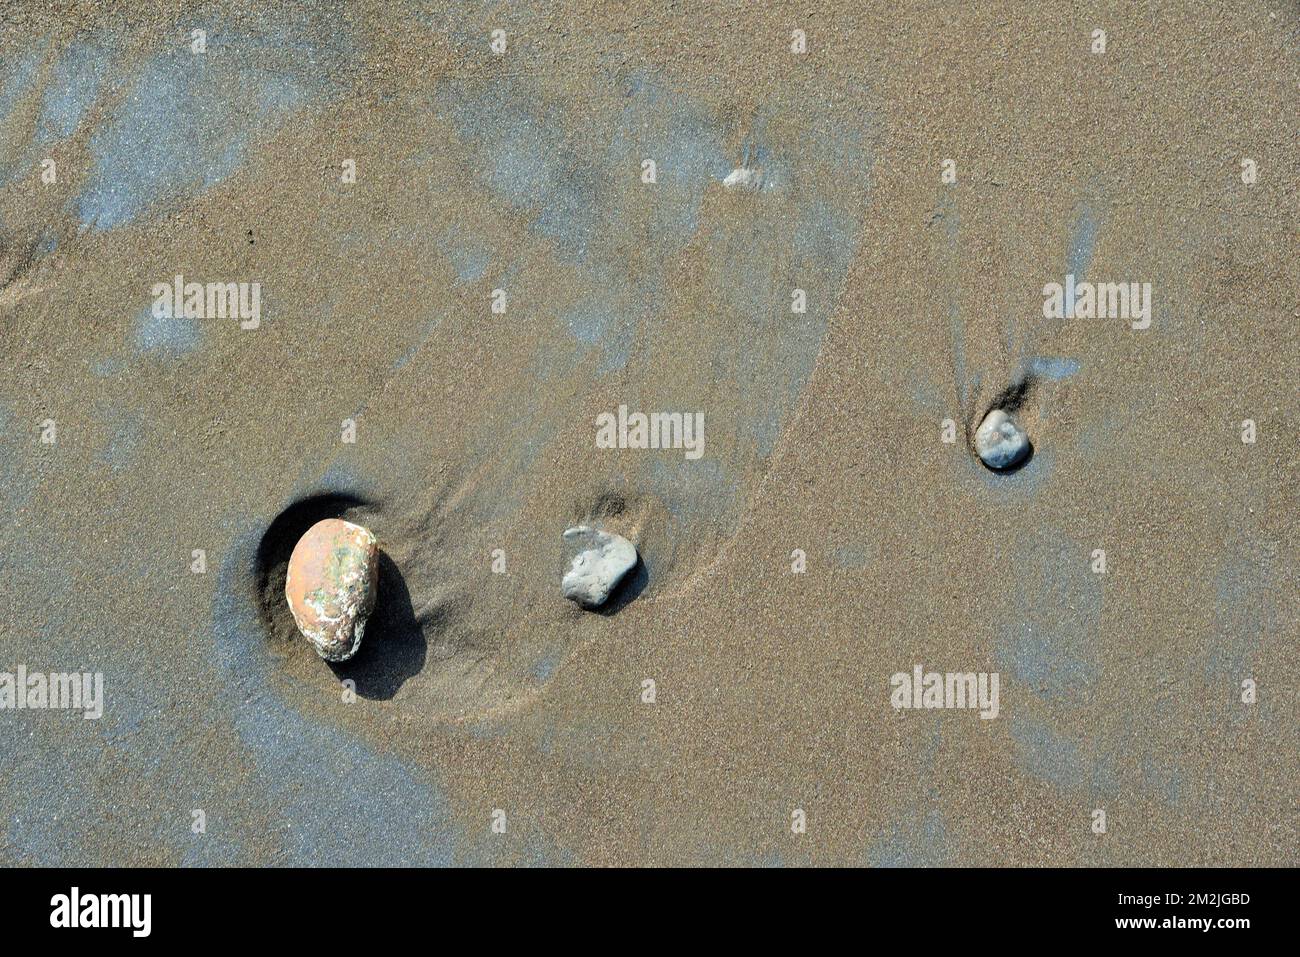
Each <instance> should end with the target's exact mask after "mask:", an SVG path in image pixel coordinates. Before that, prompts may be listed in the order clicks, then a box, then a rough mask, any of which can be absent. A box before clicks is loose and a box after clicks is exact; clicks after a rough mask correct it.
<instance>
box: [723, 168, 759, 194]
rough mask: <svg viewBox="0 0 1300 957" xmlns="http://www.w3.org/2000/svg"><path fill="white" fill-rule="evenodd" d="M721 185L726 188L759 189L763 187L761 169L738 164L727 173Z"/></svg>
mask: <svg viewBox="0 0 1300 957" xmlns="http://www.w3.org/2000/svg"><path fill="white" fill-rule="evenodd" d="M722 185H723V186H725V187H726V188H727V189H745V190H751V191H752V190H759V189H762V188H763V171H762V170H761V169H750V168H749V167H747V166H738V167H736V168H735V169H733V170H732V171H731V172H730V173H728V174H727V177H726V179H724V180H723V181H722Z"/></svg>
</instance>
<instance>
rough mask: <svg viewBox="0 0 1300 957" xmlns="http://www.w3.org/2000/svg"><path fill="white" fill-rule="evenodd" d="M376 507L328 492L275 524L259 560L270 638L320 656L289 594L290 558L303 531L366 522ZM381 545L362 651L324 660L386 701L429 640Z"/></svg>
mask: <svg viewBox="0 0 1300 957" xmlns="http://www.w3.org/2000/svg"><path fill="white" fill-rule="evenodd" d="M372 510H373V506H372V505H371V503H370V502H368V501H366V500H365V499H362V498H359V497H357V496H355V495H349V494H346V493H327V494H324V495H314V496H311V497H310V498H306V499H303V500H301V501H298V502H295V503H293V504H292V505H290V506H289V507H288V508H286V509H285V510H284V511H283V512H281V513H280V514H279V515H278V516H276V518H275V521H273V522H271V524H270V526H269V527H268V528H267V530H266V532H265V534H263V536H262V540H261V542H260V543H259V544H258V546H257V555H256V559H255V575H256V581H255V588H256V593H257V594H256V597H257V609H258V617H259V619H260V620H261V623H262V627H263V629H264V631H265V632H266V634H267V636H268V637H269V638H270V639H271V640H273V641H279V642H285V643H289V642H294V643H297V647H296V650H297V651H298V652H301V653H304V654H310V655H311V656H312V657H315V652H314V651H312V650H311V648H310V646H309V645H308V644H307V642H306V640H305V639H304V638H303V637H302V636H301V635H300V634H299V633H298V626H297V625H296V624H294V621H293V615H292V614H291V613H290V611H289V606H288V603H287V602H286V601H285V598H284V580H285V575H286V573H287V571H288V567H289V556H290V555H292V554H293V547H294V546H295V545H296V544H298V539H300V538H302V536H303V533H304V532H306V531H307V529H309V528H311V527H312V526H313V525H315V524H316V523H317V522H319V521H321V520H322V519H326V518H342V519H348V520H351V521H355V522H358V523H360V524H367V519H366V515H365V513H366V512H368V511H372ZM379 545H380V551H379V584H378V594H377V596H376V599H375V610H374V612H373V613H372V614H371V616H370V620H369V621H368V622H367V623H366V633H365V637H364V638H363V639H362V642H361V649H360V650H359V651H358V652H357V653H356V656H355V657H353V658H352V660H350V661H344V662H337V663H335V662H325V661H321V662H320V663H321V664H322V665H324V664H329V667H330V668H331V669H332V670H333V671H334V674H335V675H336V676H337V677H338V679H339V680H340V681H342V680H344V679H349V678H350V679H351V680H353V681H355V682H356V691H357V694H358V695H360V696H361V697H363V698H369V699H375V700H387V699H389V698H392V697H393V695H395V694H396V693H397V691H398V689H399V688H401V686H402V685H403V683H405V681H406V679H408V678H410V677H412V676H413V675H417V674H419V673H420V670H421V669H422V668H423V667H424V660H425V653H426V648H427V642H426V641H425V637H424V629H423V627H422V626H421V624H420V622H419V621H418V620H417V619H416V616H415V610H414V608H413V607H412V605H411V593H410V590H409V589H407V587H406V581H405V579H403V577H402V573H401V571H400V570H399V569H398V568H397V565H396V564H394V562H393V560H392V559H391V558H389V557H388V555H387V553H385V552H384V550H383V539H382V537H381V538H380V543H379Z"/></svg>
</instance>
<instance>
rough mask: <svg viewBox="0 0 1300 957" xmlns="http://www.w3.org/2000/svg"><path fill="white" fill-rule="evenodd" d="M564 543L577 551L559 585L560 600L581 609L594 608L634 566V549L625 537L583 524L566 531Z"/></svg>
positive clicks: (601, 603) (603, 600) (602, 601)
mask: <svg viewBox="0 0 1300 957" xmlns="http://www.w3.org/2000/svg"><path fill="white" fill-rule="evenodd" d="M564 541H565V543H566V544H567V545H568V546H569V547H570V548H574V549H577V550H578V552H577V554H576V555H574V556H573V562H572V564H571V565H570V567H569V571H568V572H567V573H566V574H565V576H564V581H563V582H562V583H561V584H562V585H563V588H564V597H565V598H567V599H569V600H570V601H576V602H577V603H578V604H579V605H581V606H582V607H583V608H598V607H600V606H601V605H603V604H604V603H605V599H606V598H608V597H609V593H610V592H611V591H613V589H614V586H615V585H617V584H618V583H619V581H621V580H622V578H623V576H624V575H626V574H627V573H628V572H629V571H631V570H632V568H633V567H634V566H635V565H636V547H635V546H634V545H633V544H632V543H631V542H629V541H628V540H627V539H626V538H623V537H622V536H620V535H613V534H611V533H609V532H601V531H597V530H596V529H594V528H590V527H588V526H586V525H579V526H577V527H576V528H570V529H568V530H566V531H565V533H564Z"/></svg>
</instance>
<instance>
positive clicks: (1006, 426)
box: [975, 409, 1029, 469]
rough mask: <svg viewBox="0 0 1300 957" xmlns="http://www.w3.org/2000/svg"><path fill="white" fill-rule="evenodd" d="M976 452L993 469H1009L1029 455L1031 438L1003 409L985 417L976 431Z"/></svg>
mask: <svg viewBox="0 0 1300 957" xmlns="http://www.w3.org/2000/svg"><path fill="white" fill-rule="evenodd" d="M975 451H976V452H978V453H979V457H980V460H981V461H983V463H984V464H985V465H987V466H988V467H989V468H991V469H1009V468H1011V467H1012V466H1013V465H1018V464H1019V463H1020V462H1022V461H1023V460H1024V458H1025V456H1026V455H1027V454H1029V436H1028V435H1026V434H1025V430H1024V429H1022V428H1021V427H1020V426H1019V425H1018V424H1017V423H1016V420H1015V419H1013V418H1012V417H1011V416H1009V415H1007V413H1006V412H1005V411H1003V410H1002V409H994V410H993V411H992V412H990V413H989V414H988V415H986V416H984V421H983V422H981V423H980V427H979V428H978V429H976V431H975Z"/></svg>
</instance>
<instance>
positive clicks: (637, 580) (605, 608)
mask: <svg viewBox="0 0 1300 957" xmlns="http://www.w3.org/2000/svg"><path fill="white" fill-rule="evenodd" d="M648 584H650V569H648V568H646V564H645V560H644V559H643V558H641V556H640V555H638V556H637V559H636V564H635V565H633V566H632V570H631V571H629V572H628V573H627V574H626V575H624V576H623V580H622V581H621V582H619V583H618V585H617V587H615V589H614V591H613V592H612V593H611V594H610V596H609V597H608V598H607V599H605V604H603V605H601V606H600V607H599V608H597V609H595V611H596V614H598V615H604V616H605V617H606V618H608V617H609V616H610V615H617V614H618V613H619V612H620V611H622V610H623V609H624V608H626V607H627V606H628V605H630V604H632V602H634V601H636V599H637V596H638V595H640V594H641V593H642V592H643V591H645V589H646V586H647V585H648Z"/></svg>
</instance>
